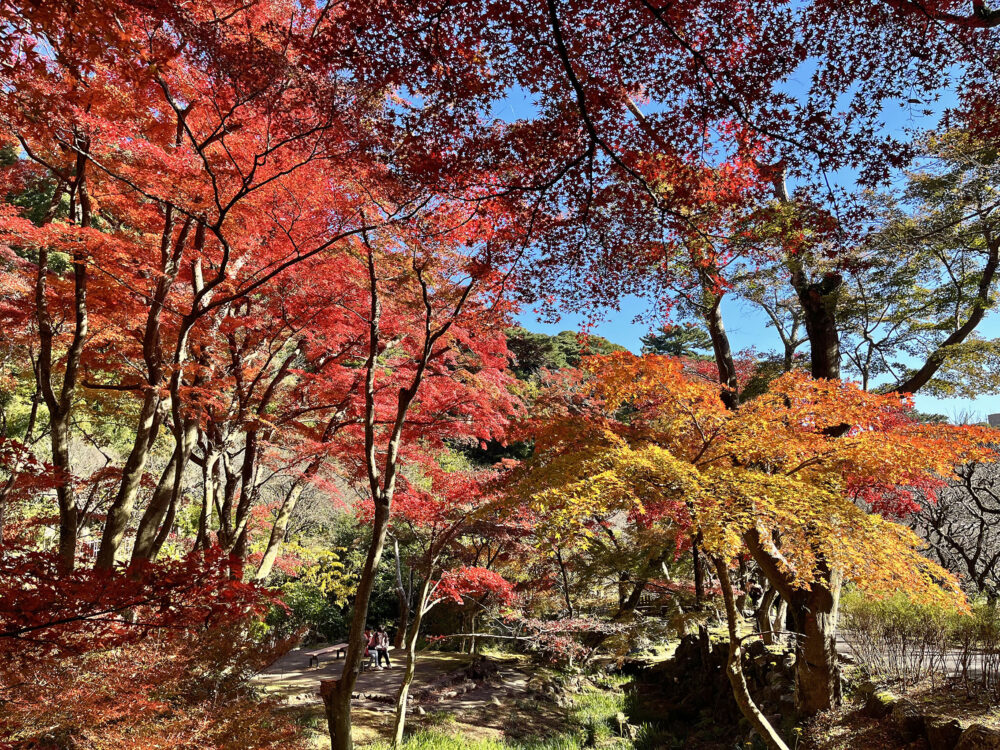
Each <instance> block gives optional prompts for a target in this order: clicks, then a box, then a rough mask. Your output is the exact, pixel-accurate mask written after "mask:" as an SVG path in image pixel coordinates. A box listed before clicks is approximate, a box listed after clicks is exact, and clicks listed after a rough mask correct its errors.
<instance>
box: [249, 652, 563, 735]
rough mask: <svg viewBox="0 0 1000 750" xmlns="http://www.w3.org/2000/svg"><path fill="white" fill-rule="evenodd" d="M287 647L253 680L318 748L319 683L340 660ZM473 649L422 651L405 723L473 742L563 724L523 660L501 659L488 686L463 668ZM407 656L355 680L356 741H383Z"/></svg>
mask: <svg viewBox="0 0 1000 750" xmlns="http://www.w3.org/2000/svg"><path fill="white" fill-rule="evenodd" d="M321 647H322V646H310V647H309V648H308V649H304V650H299V649H296V650H294V651H291V652H289V653H288V654H286V655H285V656H284V657H282V658H281V659H279V660H278V661H277V662H275V663H274V664H273V665H272V666H271V667H269V668H268V669H266V670H265V671H263V672H262V673H261V674H259V675H258V676H257V677H256V678H255V681H256V683H257V684H258V685H259V686H260V687H262V688H263V690H264V691H265V692H267V693H268V694H269V695H271V696H276V697H279V698H281V699H283V700H284V702H285V703H286V705H287V706H288V710H289V711H292V712H294V713H295V714H296V717H297V720H298V721H300V722H301V723H302V724H303V725H305V726H306V727H308V728H309V729H310V730H312V733H313V734H314V735H315V737H314V739H315V742H316V745H317V746H318V747H319V746H322V745H323V744H324V743H325V742H326V741H328V739H327V738H328V737H329V735H328V734H327V732H326V726H325V724H326V720H325V717H324V714H323V705H322V701H321V699H320V697H319V683H320V680H326V679H334V678H338V677H340V675H341V672H342V671H343V665H344V662H343V660H342V659H336V658H326V659H324V660H322V661H321V663H320V666H319V667H310V666H309V656H308V654H307V651H312V650H314V649H316V648H321ZM472 658H473V657H472V656H470V655H468V654H455V653H446V652H440V651H423V652H421V653H420V655H419V657H418V660H417V669H416V675H415V677H414V681H413V685H412V686H411V688H410V690H411V695H412V696H415V698H414V699H411V701H410V712H411V713H410V718H409V719H408V727H410V728H417V727H442V726H447V727H448V728H449V729H453V730H454V731H456V732H459V733H461V734H462V735H463V736H468V737H469V738H470V739H480V738H482V739H485V738H498V737H503V736H506V737H523V736H529V735H532V734H539V733H543V732H547V731H550V730H554V729H556V728H558V727H561V726H562V725H563V723H564V722H565V711H564V710H563V709H560V708H558V707H557V706H555V705H554V704H547V703H546V704H540V703H539V702H538V701H536V700H533V699H531V698H529V697H528V696H529V694H528V682H529V681H530V680H531V678H532V677H533V676H534V675H535V674H536V672H537V670H536V669H535V668H533V667H532V666H531V665H530V664H529V663H528V661H527V660H526V659H524V658H521V657H514V656H511V657H504V658H502V659H500V660H499V669H498V672H497V674H496V676H495V677H493V678H491V679H490V681H489V682H488V683H484V682H475V683H474V682H471V681H469V680H467V679H465V677H464V670H465V668H466V667H468V666H469V664H470V663H471V662H472ZM402 667H403V665H402V661H401V660H399V659H396V660H394V661H393V667H392V668H391V669H385V670H382V671H367V672H364V673H362V674H361V676H360V677H359V678H358V682H357V686H356V687H355V693H356V694H360V695H359V696H358V697H356V698H355V700H354V737H355V740H356V741H357V742H359V743H362V744H363V743H368V742H373V741H376V740H378V739H385V738H387V737H388V735H389V731H390V729H391V726H392V718H393V715H394V710H395V709H394V705H395V696H396V693H397V691H398V689H399V682H400V679H401V678H402V673H403V668H402Z"/></svg>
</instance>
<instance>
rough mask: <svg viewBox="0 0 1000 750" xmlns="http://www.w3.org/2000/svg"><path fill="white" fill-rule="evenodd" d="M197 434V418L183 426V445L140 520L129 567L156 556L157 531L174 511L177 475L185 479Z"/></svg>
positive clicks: (162, 475)
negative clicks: (169, 513)
mask: <svg viewBox="0 0 1000 750" xmlns="http://www.w3.org/2000/svg"><path fill="white" fill-rule="evenodd" d="M197 434H198V422H197V420H195V419H189V420H187V423H186V424H185V425H184V433H183V436H182V438H181V442H179V443H175V445H174V450H173V452H172V453H171V454H170V460H169V461H168V462H167V465H166V466H165V467H164V469H163V473H162V474H161V475H160V480H159V482H157V484H156V489H155V490H154V491H153V497H152V498H151V499H150V501H149V505H148V506H146V510H145V512H144V513H143V514H142V518H140V519H139V528H138V529H137V530H136V533H135V544H134V545H133V547H132V561H131V563H130V565H136V564H138V563H140V562H141V561H145V560H152V559H153V558H154V557H155V555H154V554H153V548H154V546H155V542H156V538H157V530H158V529H159V528H160V526H161V525H163V519H164V516H166V515H167V514H168V511H169V509H170V507H171V506H173V507H174V508H175V509H176V507H177V502H178V500H179V498H178V497H177V496H178V495H179V491H180V487H179V486H178V482H177V475H178V473H180V474H181V476H183V474H184V468H185V466H186V465H187V462H188V459H189V458H190V456H191V451H192V450H193V449H194V443H195V439H196V437H197Z"/></svg>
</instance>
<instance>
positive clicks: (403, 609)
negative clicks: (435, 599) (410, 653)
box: [392, 538, 413, 648]
mask: <svg viewBox="0 0 1000 750" xmlns="http://www.w3.org/2000/svg"><path fill="white" fill-rule="evenodd" d="M392 549H393V555H394V556H395V558H396V599H397V603H398V607H399V620H398V621H397V623H396V637H395V638H394V639H393V644H392V645H393V646H394V647H395V648H403V644H404V643H405V642H406V628H407V627H408V625H409V620H410V597H409V594H408V593H407V591H406V587H405V586H403V565H402V560H401V559H400V554H399V540H398V539H395V538H394V539H393V540H392ZM412 590H413V578H412V568H411V577H410V591H412Z"/></svg>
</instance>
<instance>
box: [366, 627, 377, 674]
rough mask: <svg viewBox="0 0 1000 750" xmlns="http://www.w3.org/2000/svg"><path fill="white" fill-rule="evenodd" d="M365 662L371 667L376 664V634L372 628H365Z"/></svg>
mask: <svg viewBox="0 0 1000 750" xmlns="http://www.w3.org/2000/svg"><path fill="white" fill-rule="evenodd" d="M365 661H367V662H368V666H369V667H371V666H373V665H374V662H375V634H374V633H373V632H372V629H371V628H365Z"/></svg>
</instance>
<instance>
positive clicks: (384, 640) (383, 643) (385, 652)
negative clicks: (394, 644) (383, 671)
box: [375, 627, 392, 669]
mask: <svg viewBox="0 0 1000 750" xmlns="http://www.w3.org/2000/svg"><path fill="white" fill-rule="evenodd" d="M383 659H385V666H386V668H387V669H391V668H392V664H390V663H389V634H388V633H386V632H385V628H384V627H380V628H379V629H378V632H377V633H375V660H376V664H377V665H378V667H379V668H381V666H382V660H383Z"/></svg>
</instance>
